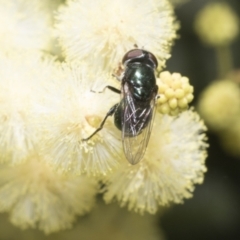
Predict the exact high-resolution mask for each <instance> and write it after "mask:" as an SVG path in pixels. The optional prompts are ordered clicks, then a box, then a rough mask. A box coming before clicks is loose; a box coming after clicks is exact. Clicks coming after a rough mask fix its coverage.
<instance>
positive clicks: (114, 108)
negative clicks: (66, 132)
mask: <svg viewBox="0 0 240 240" xmlns="http://www.w3.org/2000/svg"><path fill="white" fill-rule="evenodd" d="M118 105H119V103H117V104H115V105H114V106H113V107H111V108H110V110H109V111H108V113H107V114H106V116H105V118H104V119H103V121H102V122H101V124H100V126H99V128H97V129H96V130H95V131H94V132H93V133H92V134H91V135H90V136H89V137H87V138H83V139H82V141H88V140H89V139H90V138H92V137H93V136H94V135H95V134H96V133H97V132H99V131H100V130H101V129H102V128H103V126H104V124H105V122H106V120H107V118H108V117H109V116H112V115H113V114H114V113H115V111H116V109H117V107H118Z"/></svg>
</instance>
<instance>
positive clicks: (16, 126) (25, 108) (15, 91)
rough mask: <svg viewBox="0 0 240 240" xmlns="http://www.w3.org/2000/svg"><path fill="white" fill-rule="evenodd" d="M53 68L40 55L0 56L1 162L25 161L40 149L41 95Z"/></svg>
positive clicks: (16, 54) (51, 63) (51, 62)
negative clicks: (42, 85) (35, 150)
mask: <svg viewBox="0 0 240 240" xmlns="http://www.w3.org/2000/svg"><path fill="white" fill-rule="evenodd" d="M53 69H54V64H53V61H43V60H42V59H41V56H40V55H39V54H33V53H31V54H29V53H24V54H23V53H15V54H13V53H12V54H8V56H1V57H0V76H1V78H0V152H1V155H0V162H6V163H8V164H12V165H15V164H19V163H21V162H24V161H25V159H26V158H27V156H28V154H29V151H31V150H32V149H34V148H35V147H36V143H38V141H39V139H38V127H37V124H38V123H39V121H41V117H39V114H40V108H39V101H38V100H39V99H38V98H37V93H38V91H39V87H40V82H41V81H42V79H50V78H51V74H52V71H53Z"/></svg>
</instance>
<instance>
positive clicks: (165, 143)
mask: <svg viewBox="0 0 240 240" xmlns="http://www.w3.org/2000/svg"><path fill="white" fill-rule="evenodd" d="M205 130H206V127H205V126H204V124H203V123H202V121H200V120H199V116H198V115H197V114H196V113H195V112H193V111H192V110H188V111H185V112H183V113H181V114H180V115H179V116H178V117H172V116H169V115H161V114H159V113H157V114H156V117H155V124H154V126H153V131H152V135H151V139H150V142H149V145H148V149H147V151H146V154H145V156H144V158H143V159H142V161H141V162H140V163H138V164H136V165H130V164H128V163H127V162H126V161H125V162H123V163H122V164H121V166H120V167H119V168H118V169H116V170H115V171H113V173H111V174H109V175H108V176H107V177H108V181H107V182H108V183H107V185H106V193H105V196H104V199H105V200H106V202H111V201H112V200H114V199H117V200H118V201H119V202H120V205H121V206H128V208H129V210H134V211H137V212H140V213H144V212H149V213H156V211H157V209H158V205H166V204H169V203H170V202H175V203H180V202H182V201H183V199H184V198H189V197H191V196H192V191H193V189H194V184H196V183H202V181H203V174H204V172H205V171H206V167H205V165H204V162H205V159H206V150H205V149H206V147H207V144H206V142H205V140H206V139H205V138H206V137H205V134H204V133H203V132H204V131H205Z"/></svg>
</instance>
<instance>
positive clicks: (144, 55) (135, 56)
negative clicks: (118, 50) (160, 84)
mask: <svg viewBox="0 0 240 240" xmlns="http://www.w3.org/2000/svg"><path fill="white" fill-rule="evenodd" d="M129 62H145V63H148V64H149V65H151V66H152V67H154V68H157V66H158V61H157V58H156V57H155V56H154V55H153V54H152V53H150V52H148V51H146V50H142V49H132V50H130V51H128V52H127V53H126V54H125V55H124V57H123V59H122V64H123V65H126V64H127V63H129Z"/></svg>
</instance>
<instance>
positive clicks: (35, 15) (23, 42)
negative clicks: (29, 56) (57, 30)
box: [0, 0, 52, 52]
mask: <svg viewBox="0 0 240 240" xmlns="http://www.w3.org/2000/svg"><path fill="white" fill-rule="evenodd" d="M0 22H1V24H0V36H1V37H0V51H1V52H6V51H7V52H12V51H14V50H18V49H20V50H23V49H25V50H42V49H45V50H46V49H47V48H48V47H49V44H50V40H51V23H52V22H51V15H50V12H47V11H45V10H44V9H43V4H42V3H41V1H26V0H14V1H13V0H9V1H4V0H1V1H0Z"/></svg>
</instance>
